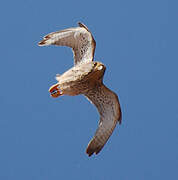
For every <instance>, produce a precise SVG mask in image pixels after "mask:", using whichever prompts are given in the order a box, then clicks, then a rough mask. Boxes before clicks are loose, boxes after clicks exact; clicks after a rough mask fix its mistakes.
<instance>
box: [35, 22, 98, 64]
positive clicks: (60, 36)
mask: <svg viewBox="0 0 178 180" xmlns="http://www.w3.org/2000/svg"><path fill="white" fill-rule="evenodd" d="M38 45H39V46H48V45H57V46H68V47H71V48H72V50H73V53H74V64H75V65H76V64H78V63H80V62H83V61H84V62H88V61H92V60H93V58H94V53H95V46H96V42H95V40H94V38H93V36H92V34H91V32H90V31H89V29H88V28H87V27H86V26H85V25H84V24H82V23H80V22H79V27H75V28H68V29H64V30H61V31H57V32H52V33H50V34H48V35H46V36H45V37H44V39H43V40H42V41H40V42H39V43H38Z"/></svg>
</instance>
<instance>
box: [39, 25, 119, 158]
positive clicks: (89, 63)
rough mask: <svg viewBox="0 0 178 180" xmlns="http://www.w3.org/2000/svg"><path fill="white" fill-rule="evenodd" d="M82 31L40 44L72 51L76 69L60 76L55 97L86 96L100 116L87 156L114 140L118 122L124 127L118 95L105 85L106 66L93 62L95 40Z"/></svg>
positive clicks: (81, 28)
mask: <svg viewBox="0 0 178 180" xmlns="http://www.w3.org/2000/svg"><path fill="white" fill-rule="evenodd" d="M78 24H79V27H74V28H68V29H64V30H61V31H57V32H53V33H50V34H48V35H46V36H45V37H44V39H43V40H42V41H40V42H39V44H38V45H39V46H48V45H57V46H68V47H71V48H72V50H73V54H74V67H72V68H71V69H69V70H68V71H66V72H65V73H63V74H62V75H57V76H56V80H57V81H58V83H57V84H55V85H53V86H52V87H51V88H50V89H49V92H50V93H51V96H52V97H58V96H61V95H70V96H75V95H79V94H83V95H84V96H86V97H87V99H88V100H89V101H90V102H91V103H93V104H94V105H95V106H96V107H97V109H98V111H99V114H100V122H99V127H98V129H97V130H96V133H95V135H94V137H93V139H92V140H91V141H90V142H89V144H88V147H87V149H86V153H87V154H88V155H89V156H91V155H92V154H93V153H95V154H98V153H99V152H100V151H101V149H102V148H103V146H104V145H105V144H106V142H107V140H108V139H109V137H110V136H111V134H112V132H113V130H114V128H115V126H116V124H117V122H119V123H121V108H120V104H119V100H118V97H117V95H116V94H115V93H114V92H113V91H111V90H110V89H108V88H107V87H106V86H105V85H104V84H103V76H104V73H105V69H106V67H105V65H104V64H102V63H101V62H96V61H93V58H94V52H95V46H96V43H95V40H94V38H93V36H92V34H91V32H90V31H89V29H88V28H87V27H86V26H85V25H84V24H82V23H78Z"/></svg>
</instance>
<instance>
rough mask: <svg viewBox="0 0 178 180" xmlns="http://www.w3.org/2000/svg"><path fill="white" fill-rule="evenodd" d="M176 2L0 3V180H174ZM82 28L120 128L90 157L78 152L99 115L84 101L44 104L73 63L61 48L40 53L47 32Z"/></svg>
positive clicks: (177, 145) (177, 147)
mask: <svg viewBox="0 0 178 180" xmlns="http://www.w3.org/2000/svg"><path fill="white" fill-rule="evenodd" d="M177 7H178V2H177V1H173V0H149V1H142V0H135V1H133V0H120V1H119V0H118V1H113V0H110V1H94V0H90V1H84V0H81V1H78V0H75V1H67V0H66V1H59V0H51V1H44V0H43V1H42V0H39V1H35V0H29V1H24V0H16V1H9V0H6V1H1V2H0V20H1V26H0V34H1V38H0V40H1V43H0V44H1V45H0V46H1V48H0V49H1V53H0V57H1V60H0V64H1V65H0V82H1V88H0V179H2V180H59V179H77V180H83V179H85V180H96V179H100V180H108V179H110V180H116V179H120V180H130V179H134V180H143V179H144V180H150V179H151V180H158V179H161V180H167V179H171V180H177V179H178V53H177V49H178V11H177ZM78 21H81V22H83V23H85V24H86V25H87V26H88V27H89V29H90V30H91V31H92V33H93V35H94V37H95V40H96V42H97V47H96V54H95V60H98V61H101V62H103V63H104V64H105V65H106V66H107V70H106V73H105V78H104V82H105V84H106V85H107V86H108V87H109V88H111V89H112V90H113V91H115V92H116V93H117V94H118V95H119V98H120V102H121V107H122V111H123V123H122V125H121V126H117V128H116V129H115V131H114V133H113V135H112V136H111V138H110V140H109V142H108V143H107V144H106V146H105V147H104V149H103V150H102V151H101V153H100V154H99V155H98V156H92V157H91V158H88V156H87V155H86V154H85V149H86V146H87V144H88V142H89V140H90V139H91V138H92V136H93V134H94V132H95V130H96V128H97V123H98V120H99V115H98V113H97V111H96V109H95V107H94V106H92V105H91V104H90V103H89V102H88V101H87V100H86V99H85V98H84V97H83V96H76V97H67V96H63V97H60V98H58V99H52V98H50V96H49V93H48V88H49V87H50V86H51V85H52V84H54V83H56V81H55V79H54V77H55V74H57V73H59V74H60V73H63V72H65V71H66V70H67V69H69V68H70V67H71V66H72V65H73V59H72V58H73V55H72V52H71V50H70V49H69V48H65V47H38V46H37V43H38V41H40V40H41V38H42V37H43V36H44V35H45V34H47V33H50V32H52V31H57V30H60V29H63V28H68V27H71V26H76V25H77V22H78Z"/></svg>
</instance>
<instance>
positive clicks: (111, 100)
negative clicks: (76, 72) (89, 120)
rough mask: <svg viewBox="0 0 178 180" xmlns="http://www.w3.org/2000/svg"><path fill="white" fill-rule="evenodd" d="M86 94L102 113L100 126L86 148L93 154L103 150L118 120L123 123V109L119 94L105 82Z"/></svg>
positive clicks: (87, 151) (89, 153) (88, 152)
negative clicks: (105, 84)
mask: <svg viewBox="0 0 178 180" xmlns="http://www.w3.org/2000/svg"><path fill="white" fill-rule="evenodd" d="M85 96H86V97H87V98H88V99H89V100H90V101H91V102H92V103H93V104H94V105H95V106H96V107H97V109H98V111H99V114H100V122H99V127H98V129H97V130H96V133H95V135H94V137H93V139H92V140H91V141H90V142H89V144H88V147H87V150H86V153H87V154H88V155H89V156H91V155H92V154H93V153H95V154H98V153H99V152H100V151H101V149H102V148H103V146H104V145H105V143H106V142H107V140H108V139H109V137H110V136H111V134H112V132H113V130H114V128H115V126H116V124H117V122H118V121H119V123H121V109H120V104H119V100H118V97H117V95H116V94H115V93H114V92H112V91H111V90H110V89H108V88H107V87H106V86H104V85H103V84H99V85H98V86H96V87H95V88H93V89H91V90H89V91H88V92H87V93H86V94H85Z"/></svg>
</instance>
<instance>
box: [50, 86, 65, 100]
mask: <svg viewBox="0 0 178 180" xmlns="http://www.w3.org/2000/svg"><path fill="white" fill-rule="evenodd" d="M49 92H50V93H51V97H53V98H57V97H58V96H61V95H62V92H61V91H60V89H59V84H58V83H57V84H55V85H53V86H51V87H50V88H49Z"/></svg>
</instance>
